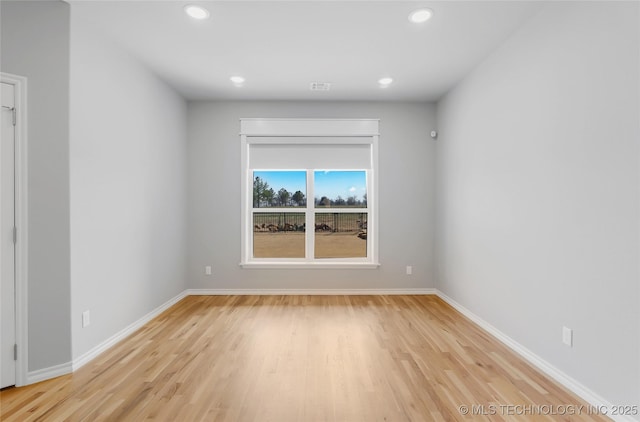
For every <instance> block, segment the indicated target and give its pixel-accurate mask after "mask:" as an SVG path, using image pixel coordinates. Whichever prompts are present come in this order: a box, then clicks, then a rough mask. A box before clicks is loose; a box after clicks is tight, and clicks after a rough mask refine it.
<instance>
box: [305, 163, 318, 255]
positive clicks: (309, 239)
mask: <svg viewBox="0 0 640 422" xmlns="http://www.w3.org/2000/svg"><path fill="white" fill-rule="evenodd" d="M313 177H314V171H313V170H307V210H306V214H305V222H306V223H305V225H306V230H305V232H304V233H305V241H306V248H305V251H306V255H305V257H306V260H307V261H313V260H314V257H315V239H314V236H315V234H316V232H315V227H316V226H315V214H314V209H315V202H314V201H315V192H314V190H313V185H314V179H313Z"/></svg>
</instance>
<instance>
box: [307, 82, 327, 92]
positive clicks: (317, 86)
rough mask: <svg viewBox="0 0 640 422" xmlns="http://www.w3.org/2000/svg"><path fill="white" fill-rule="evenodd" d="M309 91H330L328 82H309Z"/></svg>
mask: <svg viewBox="0 0 640 422" xmlns="http://www.w3.org/2000/svg"><path fill="white" fill-rule="evenodd" d="M309 89H310V90H311V91H328V90H330V89H331V84H330V83H329V82H311V85H309Z"/></svg>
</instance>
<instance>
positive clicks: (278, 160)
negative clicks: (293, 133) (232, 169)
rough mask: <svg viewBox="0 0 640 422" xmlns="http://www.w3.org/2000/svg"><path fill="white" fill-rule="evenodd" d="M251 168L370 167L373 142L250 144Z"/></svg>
mask: <svg viewBox="0 0 640 422" xmlns="http://www.w3.org/2000/svg"><path fill="white" fill-rule="evenodd" d="M248 153H249V167H250V168H252V169H261V170H277V169H318V170H322V169H336V170H353V169H370V168H371V144H260V143H256V144H250V145H249V148H248Z"/></svg>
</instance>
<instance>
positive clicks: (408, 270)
mask: <svg viewBox="0 0 640 422" xmlns="http://www.w3.org/2000/svg"><path fill="white" fill-rule="evenodd" d="M411 274H413V267H412V266H411V265H407V275H411Z"/></svg>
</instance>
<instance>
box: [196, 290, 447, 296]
mask: <svg viewBox="0 0 640 422" xmlns="http://www.w3.org/2000/svg"><path fill="white" fill-rule="evenodd" d="M187 294H189V295H190V296H225V295H256V296H260V295H263V296H266V295H313V296H317V295H326V296H339V295H351V296H357V295H433V294H436V289H189V290H187Z"/></svg>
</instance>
